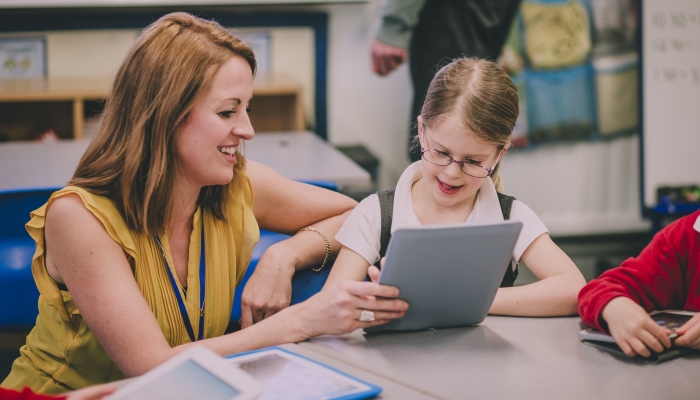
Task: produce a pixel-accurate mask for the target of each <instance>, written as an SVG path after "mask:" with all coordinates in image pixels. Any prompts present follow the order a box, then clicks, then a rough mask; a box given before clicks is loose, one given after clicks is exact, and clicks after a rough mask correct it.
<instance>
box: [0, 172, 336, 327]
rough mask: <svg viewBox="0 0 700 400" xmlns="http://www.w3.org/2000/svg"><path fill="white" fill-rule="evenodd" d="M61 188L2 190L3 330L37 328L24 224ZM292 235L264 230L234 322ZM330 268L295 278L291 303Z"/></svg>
mask: <svg viewBox="0 0 700 400" xmlns="http://www.w3.org/2000/svg"><path fill="white" fill-rule="evenodd" d="M305 183H309V184H313V185H316V186H320V187H323V188H325V189H329V190H334V191H337V186H336V185H335V183H333V182H326V181H310V182H305ZM58 189H59V188H33V189H19V190H5V191H0V293H3V294H4V295H7V296H8V297H7V298H8V299H13V301H12V302H11V303H12V304H10V302H7V303H6V305H4V306H3V305H2V304H0V329H24V328H27V327H31V326H34V324H35V321H36V316H37V314H38V309H37V301H38V298H39V292H38V290H37V289H36V284H35V283H34V278H33V276H32V270H31V263H32V257H33V255H34V251H35V247H36V246H35V243H34V240H32V238H31V237H29V235H28V234H27V231H26V229H25V228H24V225H25V224H26V223H27V222H28V221H29V213H30V212H31V211H33V210H35V209H37V208H39V207H41V206H42V205H43V204H44V203H46V201H47V200H48V199H49V197H50V196H51V193H53V192H55V191H56V190H58ZM288 237H289V236H287V235H283V234H279V233H274V232H268V231H264V230H263V231H261V232H260V241H259V242H258V244H257V245H256V246H255V248H254V249H253V254H252V258H251V261H250V264H249V265H248V269H247V271H246V273H245V275H244V277H243V279H242V281H241V283H240V285H239V286H238V287H237V288H236V292H235V297H234V304H233V310H232V312H231V319H232V320H234V321H237V320H239V319H240V318H241V294H242V292H243V288H244V287H245V284H246V282H247V281H248V279H249V278H250V276H251V275H252V274H253V271H255V267H256V266H257V264H258V261H260V257H262V255H263V253H264V252H265V250H267V249H268V248H269V247H270V246H272V245H273V244H275V243H277V242H280V241H282V240H284V239H286V238H288ZM330 269H331V268H330V266H327V267H326V268H324V270H323V271H321V272H318V273H316V272H313V271H311V270H304V271H300V272H298V273H296V274H295V275H294V277H293V279H292V304H297V303H300V302H302V301H304V300H306V299H308V298H309V297H311V296H313V295H314V294H316V293H318V292H319V291H320V290H321V288H322V287H323V285H324V283H325V282H326V279H327V278H328V273H329V272H330Z"/></svg>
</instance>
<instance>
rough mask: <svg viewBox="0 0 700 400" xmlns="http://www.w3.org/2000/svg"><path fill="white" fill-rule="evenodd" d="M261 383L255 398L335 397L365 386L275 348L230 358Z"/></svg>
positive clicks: (356, 391)
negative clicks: (260, 391) (260, 392)
mask: <svg viewBox="0 0 700 400" xmlns="http://www.w3.org/2000/svg"><path fill="white" fill-rule="evenodd" d="M231 361H232V362H233V363H235V364H236V365H238V366H239V367H240V368H241V369H242V370H243V371H245V372H247V373H249V374H250V375H253V377H255V378H256V379H257V380H258V381H259V382H260V383H261V384H262V386H263V393H262V394H261V395H260V397H258V400H269V399H324V398H336V397H341V396H345V395H349V394H353V393H360V392H363V391H365V390H367V389H368V387H366V386H365V385H361V384H360V383H359V382H356V381H354V380H352V379H350V378H348V377H346V376H344V375H342V374H339V373H337V372H334V371H332V370H329V369H327V368H324V367H322V366H320V365H318V364H316V363H313V362H310V361H308V360H305V359H304V358H301V357H295V356H294V355H292V354H288V353H285V352H282V351H279V350H269V351H263V352H259V353H251V354H247V355H243V356H240V357H235V358H233V359H231Z"/></svg>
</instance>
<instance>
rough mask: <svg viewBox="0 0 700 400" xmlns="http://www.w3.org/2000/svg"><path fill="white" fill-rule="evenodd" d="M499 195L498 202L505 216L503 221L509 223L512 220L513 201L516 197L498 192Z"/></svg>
mask: <svg viewBox="0 0 700 400" xmlns="http://www.w3.org/2000/svg"><path fill="white" fill-rule="evenodd" d="M496 194H497V195H498V202H499V203H500V204H501V213H502V214H503V219H504V220H506V221H508V220H509V219H510V209H511V208H513V201H514V200H515V197H513V196H508V195H505V194H503V193H500V192H496Z"/></svg>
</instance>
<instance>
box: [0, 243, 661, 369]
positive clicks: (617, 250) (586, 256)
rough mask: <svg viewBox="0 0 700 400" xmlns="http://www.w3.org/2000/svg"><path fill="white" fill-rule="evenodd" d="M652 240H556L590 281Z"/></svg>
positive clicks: (522, 270) (2, 342)
mask: <svg viewBox="0 0 700 400" xmlns="http://www.w3.org/2000/svg"><path fill="white" fill-rule="evenodd" d="M649 240H651V235H649V234H641V233H640V234H629V235H610V236H596V237H569V238H554V242H555V243H556V244H557V245H558V246H559V247H560V248H561V249H562V250H564V252H565V253H566V254H568V255H569V257H571V259H572V260H573V261H574V263H575V264H576V265H577V266H578V267H579V269H580V270H581V272H582V273H583V276H584V277H585V278H586V281H589V280H591V279H593V278H595V277H597V276H598V275H600V273H601V272H603V271H604V270H606V269H609V268H613V267H615V266H617V265H620V263H621V262H622V261H624V260H625V259H626V258H628V257H633V256H636V255H637V254H639V252H640V251H641V250H642V249H643V248H644V246H646V244H647V243H649ZM518 270H519V275H518V279H517V280H516V282H515V284H516V285H526V284H528V283H532V282H535V281H536V280H537V278H536V277H535V276H534V275H533V274H532V272H530V271H529V270H528V269H527V267H525V266H524V265H523V264H520V265H519V266H518ZM232 329H233V327H232ZM28 333H29V331H28V330H25V331H13V332H0V381H2V380H4V379H5V377H6V376H7V374H9V373H10V369H11V368H12V362H13V361H14V360H15V359H16V358H17V357H18V356H19V348H20V347H21V346H22V345H23V344H24V341H25V338H26V336H27V334H28Z"/></svg>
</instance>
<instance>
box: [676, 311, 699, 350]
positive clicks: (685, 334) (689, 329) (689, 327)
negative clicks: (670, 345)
mask: <svg viewBox="0 0 700 400" xmlns="http://www.w3.org/2000/svg"><path fill="white" fill-rule="evenodd" d="M676 333H677V334H678V336H679V337H678V339H676V341H675V342H674V344H676V345H678V346H683V347H691V348H694V349H698V350H700V314H695V316H694V317H693V318H691V319H690V320H689V321H688V322H686V323H685V324H683V326H681V327H680V328H678V329H676Z"/></svg>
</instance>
